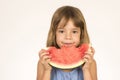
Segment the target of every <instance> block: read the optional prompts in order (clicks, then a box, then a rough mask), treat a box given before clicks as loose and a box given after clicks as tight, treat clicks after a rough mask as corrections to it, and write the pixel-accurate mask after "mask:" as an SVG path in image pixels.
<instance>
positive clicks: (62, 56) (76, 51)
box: [47, 44, 89, 69]
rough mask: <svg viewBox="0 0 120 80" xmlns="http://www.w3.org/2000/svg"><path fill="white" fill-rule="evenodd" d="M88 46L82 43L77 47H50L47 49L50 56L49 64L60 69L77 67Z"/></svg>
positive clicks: (81, 61) (81, 62)
mask: <svg viewBox="0 0 120 80" xmlns="http://www.w3.org/2000/svg"><path fill="white" fill-rule="evenodd" d="M88 48H89V46H88V44H82V45H81V46H80V47H78V48H76V47H75V46H72V47H66V46H62V47H61V48H60V49H57V48H55V47H50V48H49V49H48V50H47V51H48V52H49V55H50V56H51V61H50V65H52V66H54V67H57V68H61V69H69V68H75V67H78V66H80V65H82V64H83V63H84V61H83V57H84V55H85V51H87V50H88Z"/></svg>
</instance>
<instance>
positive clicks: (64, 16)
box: [47, 6, 90, 47]
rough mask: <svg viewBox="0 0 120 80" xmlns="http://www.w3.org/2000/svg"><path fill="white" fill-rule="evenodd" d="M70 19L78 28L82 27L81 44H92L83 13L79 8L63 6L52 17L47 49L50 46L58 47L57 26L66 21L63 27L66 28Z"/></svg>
mask: <svg viewBox="0 0 120 80" xmlns="http://www.w3.org/2000/svg"><path fill="white" fill-rule="evenodd" d="M69 19H72V21H73V23H74V25H75V26H76V27H80V30H81V35H80V44H82V43H90V40H89V36H88V33H87V28H86V22H85V19H84V16H83V14H82V13H81V11H80V10H79V9H78V8H75V7H72V6H63V7H60V8H58V9H57V10H56V12H55V13H54V15H53V17H52V21H51V26H50V30H49V33H48V38H47V47H49V46H55V47H58V45H57V43H56V29H57V26H58V25H59V23H60V22H61V21H62V20H64V21H63V26H65V25H66V23H67V22H68V20H69Z"/></svg>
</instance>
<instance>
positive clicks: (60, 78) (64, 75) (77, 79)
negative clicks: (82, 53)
mask: <svg viewBox="0 0 120 80" xmlns="http://www.w3.org/2000/svg"><path fill="white" fill-rule="evenodd" d="M51 80H83V71H82V69H81V67H79V68H75V69H73V70H72V71H70V72H64V71H62V70H61V69H58V68H53V69H52V72H51Z"/></svg>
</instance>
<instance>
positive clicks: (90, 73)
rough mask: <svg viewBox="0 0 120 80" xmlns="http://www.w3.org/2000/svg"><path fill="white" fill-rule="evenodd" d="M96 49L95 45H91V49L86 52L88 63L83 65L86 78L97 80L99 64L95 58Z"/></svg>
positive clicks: (85, 79)
mask: <svg viewBox="0 0 120 80" xmlns="http://www.w3.org/2000/svg"><path fill="white" fill-rule="evenodd" d="M94 53H95V50H94V48H93V47H90V50H89V51H87V52H86V55H85V57H84V59H85V61H86V63H85V64H84V65H83V68H82V70H83V75H84V80H97V65H96V61H95V60H94V58H93V56H94Z"/></svg>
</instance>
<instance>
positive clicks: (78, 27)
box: [37, 6, 97, 80]
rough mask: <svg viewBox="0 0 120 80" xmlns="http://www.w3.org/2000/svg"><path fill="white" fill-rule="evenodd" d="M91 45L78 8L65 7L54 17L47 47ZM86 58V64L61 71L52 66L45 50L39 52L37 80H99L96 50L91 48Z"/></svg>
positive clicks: (57, 11)
mask: <svg viewBox="0 0 120 80" xmlns="http://www.w3.org/2000/svg"><path fill="white" fill-rule="evenodd" d="M83 43H88V44H89V43H90V40H89V36H88V33H87V29H86V23H85V19H84V17H83V15H82V13H81V11H80V10H79V9H78V8H75V7H72V6H63V7H60V8H58V9H57V10H56V12H55V13H54V15H53V18H52V21H51V26H50V30H49V34H48V39H47V47H50V46H55V47H56V48H60V47H61V46H63V45H66V46H68V47H70V46H72V45H74V46H76V47H78V46H80V45H81V44H83ZM90 49H91V50H90V51H87V52H86V53H85V54H86V55H85V56H84V60H85V64H84V65H82V66H79V67H77V68H74V69H67V70H61V69H58V68H54V67H52V66H50V65H49V64H48V63H49V61H50V58H51V57H50V56H48V55H47V54H49V53H46V52H45V50H44V49H42V50H41V51H40V52H39V57H40V60H39V61H38V69H37V80H97V70H96V61H95V60H94V58H93V56H94V49H93V48H92V47H90Z"/></svg>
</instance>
